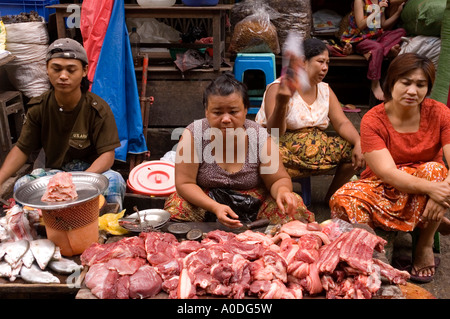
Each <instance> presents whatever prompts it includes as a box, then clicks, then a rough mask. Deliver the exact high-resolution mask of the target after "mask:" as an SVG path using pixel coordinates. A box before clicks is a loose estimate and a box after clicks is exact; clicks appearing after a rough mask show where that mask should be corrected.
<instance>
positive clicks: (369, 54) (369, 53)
mask: <svg viewBox="0 0 450 319" xmlns="http://www.w3.org/2000/svg"><path fill="white" fill-rule="evenodd" d="M371 56H372V52H370V51H369V52H366V53H364V54H363V57H364V58H365V59H366V60H367V61H369V59H370V57H371Z"/></svg>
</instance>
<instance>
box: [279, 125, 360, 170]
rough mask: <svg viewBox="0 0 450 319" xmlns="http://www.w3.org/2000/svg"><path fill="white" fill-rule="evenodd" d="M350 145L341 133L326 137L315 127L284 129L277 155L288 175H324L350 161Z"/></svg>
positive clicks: (351, 147)
mask: <svg viewBox="0 0 450 319" xmlns="http://www.w3.org/2000/svg"><path fill="white" fill-rule="evenodd" d="M352 149H353V146H352V145H351V144H350V143H349V142H348V141H346V140H345V139H343V138H342V137H340V136H328V135H327V133H325V132H324V131H322V130H320V129H319V128H317V127H307V128H302V129H299V130H296V131H286V133H284V134H283V135H282V136H280V154H281V157H282V158H283V164H284V167H286V170H287V172H288V174H289V176H291V178H299V177H306V176H311V175H319V174H323V173H325V172H326V171H329V170H331V169H333V168H335V167H336V166H337V165H339V163H342V162H351V161H352Z"/></svg>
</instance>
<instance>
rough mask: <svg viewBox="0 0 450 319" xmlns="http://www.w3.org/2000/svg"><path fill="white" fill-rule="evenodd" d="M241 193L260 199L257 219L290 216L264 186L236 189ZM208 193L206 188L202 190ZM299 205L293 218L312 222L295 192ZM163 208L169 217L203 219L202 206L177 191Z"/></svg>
mask: <svg viewBox="0 0 450 319" xmlns="http://www.w3.org/2000/svg"><path fill="white" fill-rule="evenodd" d="M236 191H237V192H240V193H242V194H246V195H251V196H253V197H256V198H258V199H260V200H261V201H262V205H261V207H260V208H259V211H258V216H257V219H261V218H267V219H269V220H270V222H271V223H272V224H278V223H285V222H288V221H290V220H292V218H291V217H290V216H287V215H286V214H284V213H282V212H281V211H280V210H279V209H278V205H277V203H276V201H275V200H274V199H273V197H272V196H271V195H270V194H269V192H268V191H267V190H266V189H265V188H253V189H250V190H245V191H243V190H236ZM204 192H205V193H206V194H208V190H204ZM296 196H297V199H298V202H299V205H298V207H297V213H296V214H295V215H294V218H295V219H299V220H303V221H308V222H313V221H314V214H313V213H312V212H310V211H309V210H308V209H307V208H306V206H305V204H303V200H302V198H301V196H300V195H298V194H296ZM164 209H165V210H167V211H168V212H169V213H170V214H171V218H172V219H174V220H179V221H191V222H194V221H195V222H200V221H205V214H206V211H205V210H204V209H203V208H200V207H197V206H194V205H192V204H191V203H189V202H188V201H187V200H185V199H184V198H182V197H181V196H180V195H178V193H177V192H175V193H172V194H171V195H170V196H169V197H168V198H167V200H166V202H165V204H164Z"/></svg>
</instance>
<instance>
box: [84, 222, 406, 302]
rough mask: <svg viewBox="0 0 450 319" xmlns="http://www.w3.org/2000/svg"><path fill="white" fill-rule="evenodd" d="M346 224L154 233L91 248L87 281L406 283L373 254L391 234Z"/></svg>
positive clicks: (329, 291)
mask: <svg viewBox="0 0 450 319" xmlns="http://www.w3.org/2000/svg"><path fill="white" fill-rule="evenodd" d="M350 229H351V230H349V231H342V230H341V228H340V226H339V225H338V223H336V222H334V221H332V222H329V223H327V225H326V226H322V225H319V224H317V223H309V224H305V223H302V222H300V221H292V222H289V223H287V224H284V225H283V226H282V227H281V229H280V230H279V232H278V233H277V234H276V235H275V236H270V235H265V234H262V233H259V232H253V231H250V230H247V231H245V232H243V233H240V234H238V235H236V234H234V233H230V232H225V231H221V230H215V231H211V232H209V233H207V234H206V237H205V238H204V239H203V240H202V241H201V242H197V241H182V242H178V241H177V239H176V238H175V237H174V236H173V235H172V234H169V233H162V232H148V233H141V234H140V235H139V236H134V237H126V238H124V239H121V240H119V241H117V242H114V243H108V244H98V243H95V244H93V245H92V246H91V247H89V248H88V249H87V250H86V251H85V252H84V253H83V254H82V255H81V262H82V264H83V265H85V266H89V271H88V272H87V274H86V277H85V284H86V286H87V287H88V288H89V289H91V292H92V293H93V294H94V295H95V296H96V297H97V298H103V299H105V298H108V299H111V298H151V297H153V296H155V295H157V294H158V293H160V292H161V291H164V292H166V293H167V294H168V295H169V298H198V297H199V296H202V295H206V294H208V295H213V296H220V297H227V298H244V297H246V296H250V297H258V298H265V299H284V298H295V299H299V298H302V297H303V296H307V295H309V296H317V295H322V296H323V295H325V296H326V297H327V298H371V297H373V296H374V295H375V294H376V293H377V291H378V290H379V288H380V286H381V282H382V279H383V280H387V281H389V282H390V283H394V284H405V283H406V280H408V279H409V274H408V273H407V272H405V271H399V270H397V269H395V268H393V267H392V266H390V265H388V264H386V263H384V262H382V261H380V260H378V259H374V258H373V254H374V251H375V250H377V251H382V250H383V247H384V245H385V244H386V241H385V240H383V239H382V238H380V237H378V236H376V235H374V234H372V233H371V232H368V231H367V230H364V229H361V228H352V227H350Z"/></svg>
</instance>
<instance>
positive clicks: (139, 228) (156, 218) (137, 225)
mask: <svg viewBox="0 0 450 319" xmlns="http://www.w3.org/2000/svg"><path fill="white" fill-rule="evenodd" d="M169 219H170V213H169V212H168V211H166V210H164V209H145V210H140V211H138V212H136V213H133V214H131V215H128V216H126V217H124V218H121V219H119V225H120V226H122V227H123V228H125V229H128V230H129V231H133V232H145V231H152V230H158V229H160V228H161V227H163V226H164V225H165V224H166V223H167V222H168V221H169Z"/></svg>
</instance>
